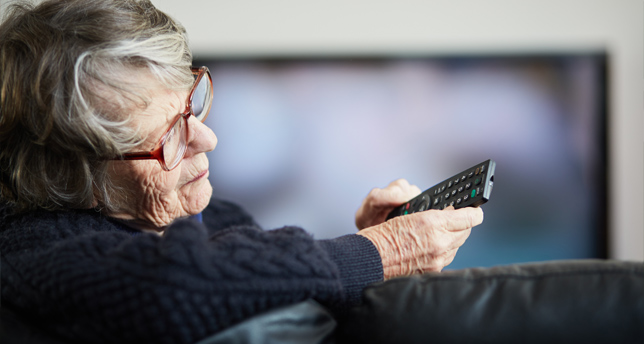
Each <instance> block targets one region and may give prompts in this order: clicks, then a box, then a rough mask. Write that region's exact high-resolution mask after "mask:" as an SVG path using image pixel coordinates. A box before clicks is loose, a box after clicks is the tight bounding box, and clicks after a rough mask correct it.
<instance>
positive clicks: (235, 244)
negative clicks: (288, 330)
mask: <svg viewBox="0 0 644 344" xmlns="http://www.w3.org/2000/svg"><path fill="white" fill-rule="evenodd" d="M0 253H1V255H2V305H3V307H10V308H12V309H13V310H15V311H16V312H18V313H21V314H23V315H28V316H29V317H30V319H32V321H36V322H38V323H39V324H40V326H41V327H43V328H45V329H46V330H48V331H52V332H55V333H57V334H58V335H60V336H64V337H66V338H69V339H77V340H80V341H82V342H111V343H141V342H155V343H194V342H196V341H197V340H199V339H201V338H204V337H206V336H208V335H211V334H213V333H216V332H218V331H220V330H223V329H225V328H227V327H229V326H231V325H234V324H236V323H238V322H240V321H242V320H244V319H247V318H249V317H251V316H253V315H256V314H259V313H261V312H264V311H267V310H269V309H272V308H275V307H279V306H283V305H287V304H292V303H296V302H299V301H302V300H306V299H309V298H313V299H315V300H317V301H318V302H320V303H322V304H324V305H326V306H328V307H329V308H331V309H342V308H346V307H348V306H351V305H354V304H356V303H358V302H359V301H360V292H361V290H362V289H363V288H364V287H365V286H366V285H368V284H370V283H373V282H376V281H380V280H382V263H381V261H380V256H379V254H378V252H377V250H376V249H375V247H374V246H373V245H372V244H371V242H369V240H367V239H365V238H364V237H362V236H359V235H347V236H343V237H340V238H337V239H333V240H314V239H313V238H312V237H311V236H310V235H309V234H307V233H306V232H304V231H303V230H302V229H300V228H296V227H284V228H280V229H276V230H270V231H265V230H262V229H261V228H260V227H259V226H258V225H257V224H256V223H255V222H254V221H253V219H252V218H251V217H250V216H249V215H248V214H247V213H245V212H244V211H243V210H242V209H240V208H239V207H238V206H236V205H234V204H231V203H228V202H223V201H218V200H212V201H211V203H210V205H209V206H208V208H207V209H206V210H204V212H203V222H202V223H199V222H197V221H193V220H190V219H183V220H178V221H175V222H174V223H173V224H172V225H171V226H169V227H168V228H167V229H166V230H165V233H164V235H162V236H160V235H158V234H156V233H141V232H136V231H133V230H131V229H129V228H128V227H126V226H124V225H122V224H121V223H119V222H116V221H114V220H113V219H110V218H107V217H105V216H102V215H101V214H99V213H97V212H95V211H93V210H75V211H64V212H47V211H35V212H31V213H28V214H21V215H8V211H7V209H6V208H4V209H3V208H2V207H1V206H0Z"/></svg>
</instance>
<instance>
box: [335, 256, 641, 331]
mask: <svg viewBox="0 0 644 344" xmlns="http://www.w3.org/2000/svg"><path fill="white" fill-rule="evenodd" d="M363 299H364V300H363V301H364V302H363V304H362V305H360V306H358V307H355V308H353V309H352V310H351V311H350V312H349V314H347V316H345V317H343V318H342V319H341V321H340V323H339V328H338V332H337V339H338V340H340V341H342V342H347V343H360V342H363V343H429V342H431V343H644V263H642V262H621V261H605V260H580V261H554V262H546V263H533V264H519V265H510V266H499V267H493V268H473V269H464V270H455V271H444V272H441V273H429V274H424V275H419V276H413V277H406V278H397V279H393V280H389V281H386V282H383V283H379V284H376V285H373V286H370V287H368V288H367V289H365V291H364V293H363Z"/></svg>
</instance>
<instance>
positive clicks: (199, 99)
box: [192, 75, 211, 121]
mask: <svg viewBox="0 0 644 344" xmlns="http://www.w3.org/2000/svg"><path fill="white" fill-rule="evenodd" d="M210 95H211V92H210V80H209V78H208V75H204V76H203V77H202V78H201V80H199V84H198V85H197V86H196V87H195V92H194V94H193V97H192V113H193V114H194V115H195V117H197V119H198V120H200V121H203V119H204V117H205V116H206V115H207V113H206V111H207V110H208V109H205V110H206V111H204V108H206V107H207V105H208V102H209V101H210V99H209V98H210Z"/></svg>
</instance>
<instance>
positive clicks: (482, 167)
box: [481, 165, 485, 173]
mask: <svg viewBox="0 0 644 344" xmlns="http://www.w3.org/2000/svg"><path fill="white" fill-rule="evenodd" d="M483 172H485V165H483V166H481V173H483Z"/></svg>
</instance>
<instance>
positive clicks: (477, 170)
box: [474, 167, 481, 176]
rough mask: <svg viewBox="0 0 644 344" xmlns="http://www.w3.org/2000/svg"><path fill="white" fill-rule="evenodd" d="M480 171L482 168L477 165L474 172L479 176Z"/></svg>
mask: <svg viewBox="0 0 644 344" xmlns="http://www.w3.org/2000/svg"><path fill="white" fill-rule="evenodd" d="M479 173H481V169H480V168H478V167H477V168H476V171H474V174H475V175H477V176H478V175H479Z"/></svg>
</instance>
